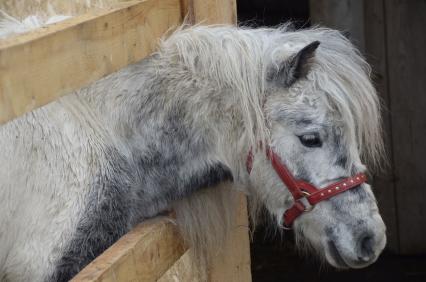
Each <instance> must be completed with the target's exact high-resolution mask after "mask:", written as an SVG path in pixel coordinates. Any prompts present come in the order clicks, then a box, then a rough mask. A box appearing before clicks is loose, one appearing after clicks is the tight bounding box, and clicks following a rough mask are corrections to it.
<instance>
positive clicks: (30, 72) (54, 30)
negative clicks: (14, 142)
mask: <svg viewBox="0 0 426 282" xmlns="http://www.w3.org/2000/svg"><path fill="white" fill-rule="evenodd" d="M181 21H182V17H181V6H180V1H179V0H145V1H132V2H123V3H118V4H116V5H115V6H114V8H110V9H107V10H102V11H96V12H91V13H88V14H84V15H81V16H77V17H75V18H72V19H69V20H66V21H64V22H60V23H57V24H54V25H50V26H48V27H46V28H42V29H38V30H35V31H33V32H29V33H27V34H23V35H20V36H15V37H11V38H7V39H5V40H2V41H0V124H1V123H5V122H7V121H8V120H10V119H13V118H15V117H17V116H19V115H22V114H24V113H26V112H28V111H31V110H33V109H35V108H37V107H40V106H42V105H45V104H47V103H49V102H51V101H53V100H55V99H56V98H58V97H60V96H62V95H64V94H67V93H69V92H71V91H73V90H76V89H78V88H80V87H82V86H84V85H87V84H88V83H90V82H93V81H95V80H98V79H100V78H102V77H103V76H106V75H108V74H110V73H112V72H114V71H117V70H118V69H120V68H122V67H124V66H126V65H129V64H131V63H134V62H136V61H139V60H140V59H142V58H144V57H145V56H147V55H149V54H150V53H152V52H153V51H154V50H155V47H156V45H157V41H158V39H159V38H160V37H161V36H162V35H163V34H164V33H165V32H166V31H168V30H169V29H170V28H172V27H175V26H177V25H179V24H180V23H181Z"/></svg>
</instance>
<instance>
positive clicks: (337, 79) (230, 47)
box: [158, 24, 384, 169]
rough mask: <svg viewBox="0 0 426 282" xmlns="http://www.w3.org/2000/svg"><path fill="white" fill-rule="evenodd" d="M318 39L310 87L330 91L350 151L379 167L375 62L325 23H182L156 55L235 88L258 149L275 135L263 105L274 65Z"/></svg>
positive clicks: (381, 149)
mask: <svg viewBox="0 0 426 282" xmlns="http://www.w3.org/2000/svg"><path fill="white" fill-rule="evenodd" d="M316 40H317V41H320V42H321V44H320V47H319V48H318V50H317V51H316V55H315V67H313V68H312V71H311V72H310V73H309V78H310V80H311V81H313V82H314V83H313V84H312V88H313V90H314V91H321V92H324V93H325V95H326V96H327V99H328V101H329V103H330V105H332V106H333V107H335V108H336V109H337V111H338V112H339V114H340V116H341V119H342V122H343V124H344V125H345V130H346V134H345V136H346V141H347V143H348V144H349V148H351V149H350V155H352V156H354V155H356V154H361V158H362V159H363V160H364V161H365V162H366V163H367V164H369V165H370V167H371V168H373V169H374V168H380V166H381V164H382V163H383V159H384V158H383V156H384V146H383V141H382V128H381V120H380V101H379V98H378V96H377V94H376V91H375V89H374V87H373V85H372V83H371V81H370V77H369V76H370V72H371V69H370V67H369V65H368V64H367V62H366V61H365V60H364V58H363V57H362V56H361V54H360V53H359V51H358V50H357V49H356V47H354V45H353V44H352V43H351V42H350V41H349V40H348V39H346V38H345V37H344V36H343V35H342V34H341V33H340V32H338V31H336V30H332V29H327V28H319V27H313V28H309V29H302V30H293V29H292V27H291V24H284V25H281V26H280V27H278V28H258V29H250V28H245V27H232V26H224V25H217V26H214V27H212V26H210V27H205V26H192V27H188V26H182V27H180V28H179V29H178V30H177V31H176V32H174V33H172V35H171V36H170V37H169V38H167V39H166V40H163V41H162V42H161V44H160V48H159V52H158V54H159V55H160V56H162V57H164V56H169V57H175V61H179V62H180V63H183V64H184V65H185V67H187V68H188V69H189V70H191V71H192V72H193V74H194V75H197V76H200V77H204V78H208V79H210V80H212V81H214V82H215V84H216V85H217V86H218V87H220V88H228V89H231V90H232V91H231V93H232V95H233V99H234V101H235V103H236V104H238V105H239V107H240V111H241V115H242V117H243V120H244V124H245V127H246V134H247V137H248V139H249V142H250V146H251V147H253V148H258V146H257V144H259V141H263V142H265V143H268V141H269V138H270V133H269V129H268V126H267V121H266V120H265V116H264V112H263V104H264V102H265V99H266V93H265V89H266V79H265V78H266V75H267V72H268V69H269V68H270V67H271V65H279V64H280V60H282V53H287V56H290V55H291V54H292V53H294V52H295V51H294V46H301V47H303V46H304V45H307V44H309V43H311V42H313V41H316ZM289 44H290V45H289ZM289 46H290V48H289ZM291 46H293V47H291ZM277 54H280V55H277ZM169 59H170V58H169Z"/></svg>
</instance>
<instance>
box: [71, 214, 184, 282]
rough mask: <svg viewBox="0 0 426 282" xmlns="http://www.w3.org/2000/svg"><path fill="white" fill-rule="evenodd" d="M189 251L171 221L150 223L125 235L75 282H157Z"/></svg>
mask: <svg viewBox="0 0 426 282" xmlns="http://www.w3.org/2000/svg"><path fill="white" fill-rule="evenodd" d="M185 251H186V247H185V246H184V245H183V240H182V238H181V237H180V235H179V232H178V231H177V228H176V226H175V225H174V224H173V223H172V222H171V219H169V218H164V217H163V218H156V219H153V220H148V221H146V222H144V223H142V224H140V225H138V226H136V227H135V228H134V229H133V230H132V231H130V232H129V233H127V234H126V235H124V236H123V237H122V238H121V239H120V240H118V241H117V242H116V243H115V244H114V245H112V246H111V247H110V248H109V249H107V250H106V251H105V252H104V253H103V254H102V255H101V256H99V257H98V258H96V259H95V260H94V261H92V262H91V263H90V264H89V265H88V266H86V267H85V268H84V269H83V270H82V271H81V272H80V273H79V274H77V276H75V277H74V278H73V279H72V280H71V281H73V282H83V281H86V282H87V281H92V282H95V281H97V282H101V281H102V282H107V281H114V282H116V281H120V282H125V281H156V280H157V279H159V278H160V277H161V276H163V274H164V273H165V272H166V271H167V270H168V269H169V268H170V267H171V266H172V265H173V264H174V263H175V261H176V260H178V259H179V258H180V257H181V256H182V254H184V253H185Z"/></svg>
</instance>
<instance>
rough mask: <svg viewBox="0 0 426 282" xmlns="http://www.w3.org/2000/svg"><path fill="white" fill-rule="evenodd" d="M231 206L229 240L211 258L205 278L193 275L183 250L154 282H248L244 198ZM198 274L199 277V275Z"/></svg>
mask: <svg viewBox="0 0 426 282" xmlns="http://www.w3.org/2000/svg"><path fill="white" fill-rule="evenodd" d="M236 200H237V201H238V202H237V203H235V207H237V208H238V212H237V215H236V223H235V226H234V228H233V230H232V232H231V235H230V238H229V240H228V241H227V242H226V244H225V246H224V252H222V253H219V254H218V255H217V256H216V257H214V259H213V262H212V263H211V265H210V266H209V267H208V269H207V277H203V276H201V277H200V276H196V275H195V273H196V270H195V269H194V267H195V266H194V262H193V261H192V257H191V255H190V252H189V251H187V252H186V253H185V254H184V255H183V256H182V257H180V258H179V260H178V261H176V263H175V264H174V265H173V266H172V267H170V269H169V270H168V271H167V272H166V273H165V274H164V275H163V276H162V277H161V278H160V279H159V280H158V282H168V281H173V282H186V281H200V280H201V281H210V282H222V281H233V282H249V281H251V262H250V251H249V243H250V242H249V236H248V231H249V224H248V218H247V205H246V197H245V196H244V195H242V194H240V196H239V198H237V199H236ZM203 274H204V273H200V274H199V275H203Z"/></svg>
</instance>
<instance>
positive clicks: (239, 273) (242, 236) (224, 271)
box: [208, 194, 251, 282]
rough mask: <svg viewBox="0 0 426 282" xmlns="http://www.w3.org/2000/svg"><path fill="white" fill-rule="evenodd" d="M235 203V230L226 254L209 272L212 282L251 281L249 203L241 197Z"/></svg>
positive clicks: (217, 258) (221, 256)
mask: <svg viewBox="0 0 426 282" xmlns="http://www.w3.org/2000/svg"><path fill="white" fill-rule="evenodd" d="M237 200H238V201H239V202H238V203H235V207H237V209H238V210H237V216H236V220H235V225H234V229H233V230H232V234H231V236H230V238H229V241H228V242H226V245H225V247H224V249H225V252H224V253H222V254H220V255H219V256H217V257H215V259H214V260H213V262H212V264H211V266H210V268H209V270H208V276H209V277H208V279H209V281H211V282H222V281H233V282H249V281H251V263H250V240H249V235H248V234H249V223H248V217H247V202H246V197H245V196H244V195H242V194H241V195H240V197H239V198H238V199H237Z"/></svg>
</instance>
